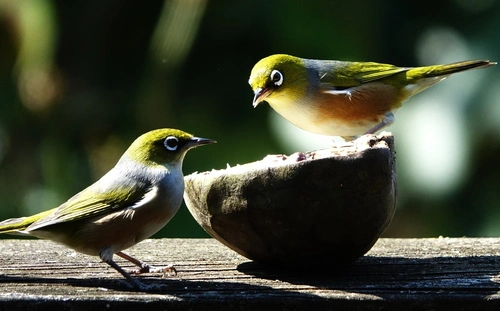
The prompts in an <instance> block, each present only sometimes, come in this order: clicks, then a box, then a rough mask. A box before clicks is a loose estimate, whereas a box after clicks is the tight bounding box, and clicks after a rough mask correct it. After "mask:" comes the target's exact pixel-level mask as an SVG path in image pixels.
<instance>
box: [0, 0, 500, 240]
mask: <svg viewBox="0 0 500 311" xmlns="http://www.w3.org/2000/svg"><path fill="white" fill-rule="evenodd" d="M0 38H1V41H0V219H4V218H10V217H17V216H22V215H28V214H31V213H35V212H38V211H42V210H45V209H48V208H52V207H54V206H57V205H59V204H60V203H62V202H63V201H65V200H66V199H67V198H69V197H70V196H71V195H73V194H75V193H76V192H78V191H80V190H81V189H83V188H84V187H86V186H87V185H89V184H90V183H92V182H94V181H95V180H97V179H98V178H99V177H100V176H102V175H103V174H104V173H105V172H106V171H107V170H109V169H110V168H111V167H112V166H113V165H114V163H115V162H116V161H117V159H118V158H119V156H120V155H121V154H122V153H123V152H124V150H125V149H126V148H127V147H128V145H129V144H130V143H131V142H132V141H133V140H134V139H135V138H136V137H137V136H139V135H140V134H142V133H144V132H146V131H148V130H151V129H155V128H160V127H174V128H180V129H182V130H185V131H188V132H191V133H193V134H195V135H197V136H202V137H209V138H213V139H216V140H218V144H217V145H214V146H209V147H205V148H202V149H196V150H193V151H191V152H190V153H189V154H188V155H187V157H186V159H185V162H184V173H185V174H190V173H192V172H194V171H205V170H211V169H212V168H215V169H222V168H225V167H226V164H227V163H228V164H230V165H236V164H243V163H246V162H251V161H256V160H259V159H262V158H263V157H264V156H266V155H267V154H273V153H293V152H295V151H307V150H313V149H316V148H323V147H328V145H329V144H330V142H331V138H328V137H318V136H316V135H312V134H309V133H305V132H303V131H301V130H298V129H296V128H295V127H293V126H292V125H290V124H288V123H287V122H286V121H283V119H282V118H281V117H279V116H277V114H276V113H275V112H274V111H273V110H272V109H271V108H270V107H269V106H268V105H261V106H259V107H258V108H257V109H253V108H252V105H251V103H252V97H253V94H252V91H251V90H250V87H249V86H248V84H247V80H248V76H249V73H250V70H251V68H252V66H253V65H254V64H255V63H256V62H257V61H258V60H259V59H261V58H263V57H265V56H268V55H270V54H275V53H288V54H292V55H296V56H300V57H306V58H319V59H339V60H358V61H377V62H386V63H392V64H395V65H399V66H418V65H430V64H436V63H446V62H454V61H459V60H465V59H475V58H486V59H490V60H494V61H500V1H495V0H447V1H434V2H433V4H432V6H429V5H428V4H422V2H419V1H389V0H387V1H368V0H366V1H360V0H354V1H285V0H282V1H264V0H260V1H231V0H226V1H202V0H175V1H124V0H121V1H118V0H99V1H96V0H85V1H83V0H72V1H66V0H53V1H50V0H19V1H9V0H5V1H3V0H0ZM499 79H500V67H499V66H496V67H492V68H488V69H481V70H475V71H470V72H467V73H460V74H457V75H455V76H453V77H451V78H449V79H448V80H446V81H444V82H442V83H440V84H438V85H436V86H434V87H433V88H431V89H429V90H427V91H425V92H424V93H421V94H418V95H416V96H415V97H413V98H411V99H410V100H409V101H407V102H406V103H405V106H404V107H403V108H401V109H400V110H399V111H398V112H397V113H396V123H395V125H394V126H392V127H391V128H389V129H388V130H390V131H392V132H393V133H394V134H395V138H396V147H397V161H398V162H397V163H398V178H399V193H400V195H399V204H398V209H397V212H396V215H395V218H394V220H393V222H392V223H391V225H390V227H389V229H388V230H387V232H386V233H385V236H386V237H434V236H439V235H443V236H499V235H500V165H499V164H498V161H499V159H500V83H499ZM360 217H362V215H360ZM160 236H168V237H206V236H207V235H206V233H205V232H204V231H203V230H202V229H201V228H200V227H199V226H198V225H197V224H196V222H195V221H194V220H193V218H192V217H191V215H190V214H189V212H188V211H187V209H186V208H185V207H184V206H183V207H182V208H181V210H180V212H179V213H178V214H177V215H176V217H174V219H173V220H172V221H171V222H170V223H169V224H168V225H167V226H166V227H165V228H164V229H163V230H162V231H161V232H160V233H159V234H157V235H156V237H160Z"/></svg>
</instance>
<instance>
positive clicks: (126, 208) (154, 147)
mask: <svg viewBox="0 0 500 311" xmlns="http://www.w3.org/2000/svg"><path fill="white" fill-rule="evenodd" d="M211 143H215V141H214V140H211V139H206V138H198V137H194V136H193V135H191V134H188V133H185V132H183V131H180V130H176V129H158V130H154V131H150V132H148V133H145V134H143V135H142V136H140V137H139V138H137V139H136V140H135V141H134V142H133V143H132V145H131V146H130V147H129V148H128V149H127V150H126V151H125V153H124V154H123V156H122V157H121V158H120V160H119V161H118V163H117V164H116V165H115V167H113V168H112V169H111V170H110V171H109V172H108V173H107V174H105V175H104V176H103V177H102V178H101V179H99V180H98V181H96V182H95V183H94V184H92V185H91V186H89V187H88V188H86V189H84V190H83V191H81V192H79V193H78V194H76V195H75V196H73V197H71V198H70V199H69V200H68V201H66V202H65V203H63V204H62V205H60V206H59V207H56V208H54V209H51V210H48V211H45V212H41V213H39V214H36V215H33V216H28V217H22V218H13V219H8V220H5V221H2V222H0V233H10V234H24V235H31V236H35V237H38V238H43V239H48V240H52V241H55V242H58V243H61V244H63V245H66V246H67V247H69V248H72V249H74V250H76V251H78V252H80V253H83V254H87V255H95V256H99V257H100V258H101V259H102V260H103V261H104V262H106V263H108V264H109V265H110V266H112V267H113V268H115V269H116V270H117V271H118V272H120V273H121V274H122V275H123V276H124V277H125V278H127V279H128V280H129V282H130V283H131V284H132V285H133V286H134V287H135V288H137V289H142V288H144V285H143V284H142V283H141V282H139V281H138V280H137V279H135V278H133V277H131V276H130V274H129V273H128V272H126V271H125V270H123V269H122V268H121V267H120V266H118V265H117V264H116V263H115V262H114V261H113V255H114V254H116V255H118V256H120V257H123V258H125V259H127V260H129V261H131V262H132V263H134V264H135V265H137V266H139V269H138V270H136V271H133V273H143V272H151V271H152V267H151V266H149V265H148V264H146V263H144V262H142V261H140V260H138V259H135V258H133V257H131V256H129V255H127V254H125V253H123V252H122V250H124V249H127V248H129V247H131V246H133V245H135V244H137V243H139V242H140V241H142V240H144V239H146V238H148V237H150V236H151V235H153V234H154V233H156V232H157V231H158V230H160V229H161V228H162V227H163V226H165V225H166V224H167V223H168V222H169V220H170V219H171V218H172V217H173V216H174V215H175V213H176V212H177V210H178V209H179V207H180V205H181V203H182V199H183V193H184V176H183V173H182V162H183V160H184V156H185V155H186V152H187V151H188V150H189V149H191V148H194V147H197V146H200V145H205V144H211ZM169 270H170V271H173V272H175V268H173V267H172V266H169V267H166V268H162V269H161V271H169Z"/></svg>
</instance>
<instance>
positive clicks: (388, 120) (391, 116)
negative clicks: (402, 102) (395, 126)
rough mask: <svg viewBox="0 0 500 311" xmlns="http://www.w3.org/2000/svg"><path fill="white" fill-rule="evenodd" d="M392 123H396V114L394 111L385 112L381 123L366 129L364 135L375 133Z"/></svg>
mask: <svg viewBox="0 0 500 311" xmlns="http://www.w3.org/2000/svg"><path fill="white" fill-rule="evenodd" d="M392 123H394V114H393V113H392V112H388V113H386V114H385V116H384V118H383V119H382V121H381V122H380V123H379V124H377V125H375V126H374V127H372V128H371V129H369V130H368V131H366V132H365V133H364V134H363V135H366V134H375V133H376V132H377V131H379V130H381V129H382V128H384V127H386V126H388V125H391V124H392Z"/></svg>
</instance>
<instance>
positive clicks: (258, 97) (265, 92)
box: [253, 87, 271, 108]
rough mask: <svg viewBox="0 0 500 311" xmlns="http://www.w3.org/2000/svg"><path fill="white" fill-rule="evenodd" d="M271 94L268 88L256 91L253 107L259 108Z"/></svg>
mask: <svg viewBox="0 0 500 311" xmlns="http://www.w3.org/2000/svg"><path fill="white" fill-rule="evenodd" d="M270 93H271V92H270V91H269V89H266V88H260V87H259V88H256V89H255V91H254V94H255V95H254V97H253V107H254V108H255V107H257V105H259V104H260V103H261V102H262V101H264V100H265V99H266V97H267V96H269V94H270Z"/></svg>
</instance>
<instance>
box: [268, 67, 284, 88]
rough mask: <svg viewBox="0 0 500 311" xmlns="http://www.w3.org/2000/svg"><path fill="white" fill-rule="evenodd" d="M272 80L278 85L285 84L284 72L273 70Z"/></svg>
mask: <svg viewBox="0 0 500 311" xmlns="http://www.w3.org/2000/svg"><path fill="white" fill-rule="evenodd" d="M270 77H271V81H272V82H273V83H274V85H276V86H280V85H282V84H283V74H282V73H281V72H279V71H278V70H273V71H271V76H270Z"/></svg>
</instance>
